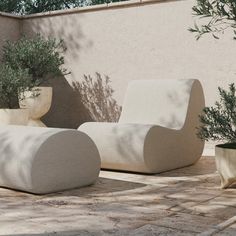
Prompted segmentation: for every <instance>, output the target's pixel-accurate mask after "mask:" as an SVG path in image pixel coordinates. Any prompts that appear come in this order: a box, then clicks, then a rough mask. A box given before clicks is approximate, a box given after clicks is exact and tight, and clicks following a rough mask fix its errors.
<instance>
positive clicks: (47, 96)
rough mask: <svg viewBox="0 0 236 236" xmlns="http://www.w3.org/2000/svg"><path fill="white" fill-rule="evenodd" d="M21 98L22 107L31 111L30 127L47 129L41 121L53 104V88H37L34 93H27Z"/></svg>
mask: <svg viewBox="0 0 236 236" xmlns="http://www.w3.org/2000/svg"><path fill="white" fill-rule="evenodd" d="M33 94H37V96H33ZM21 96H23V97H24V99H22V100H20V107H21V108H27V109H29V121H28V126H39V127H45V124H44V123H43V122H42V121H41V120H40V118H41V117H42V116H44V115H45V114H46V113H47V112H48V111H49V109H50V107H51V103H52V88H51V87H35V88H34V89H33V90H32V91H26V92H24V93H23V94H21Z"/></svg>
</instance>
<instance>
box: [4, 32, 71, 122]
mask: <svg viewBox="0 0 236 236" xmlns="http://www.w3.org/2000/svg"><path fill="white" fill-rule="evenodd" d="M65 50H66V48H65V46H64V42H63V40H56V39H55V38H48V39H45V38H43V37H42V36H41V35H39V34H37V35H36V36H35V37H34V38H27V37H22V38H21V39H20V40H18V41H16V42H11V41H7V42H6V44H5V45H4V46H3V59H2V61H3V63H5V64H6V65H8V66H9V67H11V68H12V69H14V70H19V69H21V70H25V69H27V70H28V72H29V75H30V76H31V84H30V87H34V88H33V89H32V90H31V91H29V90H28V91H27V90H25V91H24V92H23V93H21V94H20V97H21V99H20V107H22V108H28V109H29V112H30V119H29V125H32V126H45V125H44V124H43V123H42V122H41V121H40V118H41V117H42V116H43V115H44V114H46V113H47V112H48V110H49V109H50V106H51V100H52V88H51V87H45V84H46V82H47V81H48V80H49V79H51V78H55V77H57V76H59V75H65V74H66V73H67V70H66V69H65V68H63V67H62V66H63V64H64V56H63V55H62V54H63V53H64V52H65Z"/></svg>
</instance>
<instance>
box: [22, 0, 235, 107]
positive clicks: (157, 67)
mask: <svg viewBox="0 0 236 236" xmlns="http://www.w3.org/2000/svg"><path fill="white" fill-rule="evenodd" d="M193 4H194V1H174V2H163V3H153V4H146V5H145V4H143V5H134V6H129V7H125V5H122V6H124V7H121V8H119V7H117V8H107V9H103V10H97V11H96V10H95V11H85V12H83V11H81V12H75V13H72V14H62V15H58V16H57V15H56V16H47V15H46V16H44V17H38V18H37V17H36V18H28V19H25V20H23V28H22V29H23V33H25V34H32V33H36V32H40V33H42V34H44V35H53V36H56V37H60V38H63V39H64V40H65V42H66V44H67V46H68V52H67V56H66V63H67V67H68V68H69V69H70V70H71V72H72V74H71V76H68V77H67V79H68V81H70V80H80V79H81V78H82V77H83V74H90V75H94V73H95V72H99V73H101V74H104V75H108V76H109V77H110V78H111V80H112V87H113V88H114V90H115V98H116V99H117V100H118V102H119V103H120V104H121V103H122V101H123V97H124V93H125V89H126V86H127V83H128V81H129V80H133V79H159V78H163V79H169V78H180V79H182V78H185V79H186V78H197V79H199V80H201V82H202V83H203V86H204V91H205V95H206V101H207V104H212V103H213V102H214V100H215V97H216V89H217V86H218V85H225V84H227V83H228V82H231V81H235V78H236V75H235V73H236V64H235V63H234V59H235V56H236V50H233V49H234V48H235V46H236V42H235V41H233V39H232V37H230V36H228V35H227V37H226V36H224V37H223V38H221V39H220V40H215V39H213V38H212V37H204V38H202V39H201V40H199V41H196V40H195V38H194V35H193V34H191V33H190V32H189V31H188V30H187V29H188V28H189V27H190V26H192V25H193V18H192V15H191V7H192V6H193Z"/></svg>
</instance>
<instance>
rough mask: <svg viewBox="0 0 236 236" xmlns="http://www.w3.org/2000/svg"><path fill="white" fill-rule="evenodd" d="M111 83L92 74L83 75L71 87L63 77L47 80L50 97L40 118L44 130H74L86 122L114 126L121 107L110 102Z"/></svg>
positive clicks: (114, 101) (111, 95) (112, 99)
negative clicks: (105, 123) (47, 110)
mask: <svg viewBox="0 0 236 236" xmlns="http://www.w3.org/2000/svg"><path fill="white" fill-rule="evenodd" d="M110 83H111V80H110V78H109V77H108V76H104V77H103V76H101V74H99V73H96V75H95V78H93V77H92V76H91V75H84V78H83V79H82V80H81V81H80V82H78V81H77V82H73V84H72V86H71V85H70V84H69V83H68V81H67V80H66V79H65V77H63V76H61V77H58V78H54V79H51V80H49V82H48V83H47V84H46V85H47V86H52V88H53V97H52V105H51V108H50V110H49V112H48V113H47V114H46V115H45V116H44V117H43V118H42V121H43V122H44V123H45V124H46V126H48V127H60V128H74V129H76V128H78V127H79V126H80V125H81V124H83V123H85V122H90V121H98V122H117V121H118V119H119V117H120V113H121V106H120V105H119V104H118V103H117V101H116V100H115V99H114V98H113V93H114V90H113V89H112V87H111V85H110Z"/></svg>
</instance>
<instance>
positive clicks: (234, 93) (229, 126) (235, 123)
mask: <svg viewBox="0 0 236 236" xmlns="http://www.w3.org/2000/svg"><path fill="white" fill-rule="evenodd" d="M218 90H219V94H220V100H219V101H217V102H216V103H215V106H212V107H205V108H204V110H203V114H202V115H201V116H200V121H201V126H200V127H199V128H198V136H199V137H200V138H201V139H203V140H206V141H208V140H213V141H227V142H230V143H236V88H235V85H234V84H233V83H232V84H230V85H229V89H228V90H225V89H222V88H218Z"/></svg>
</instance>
